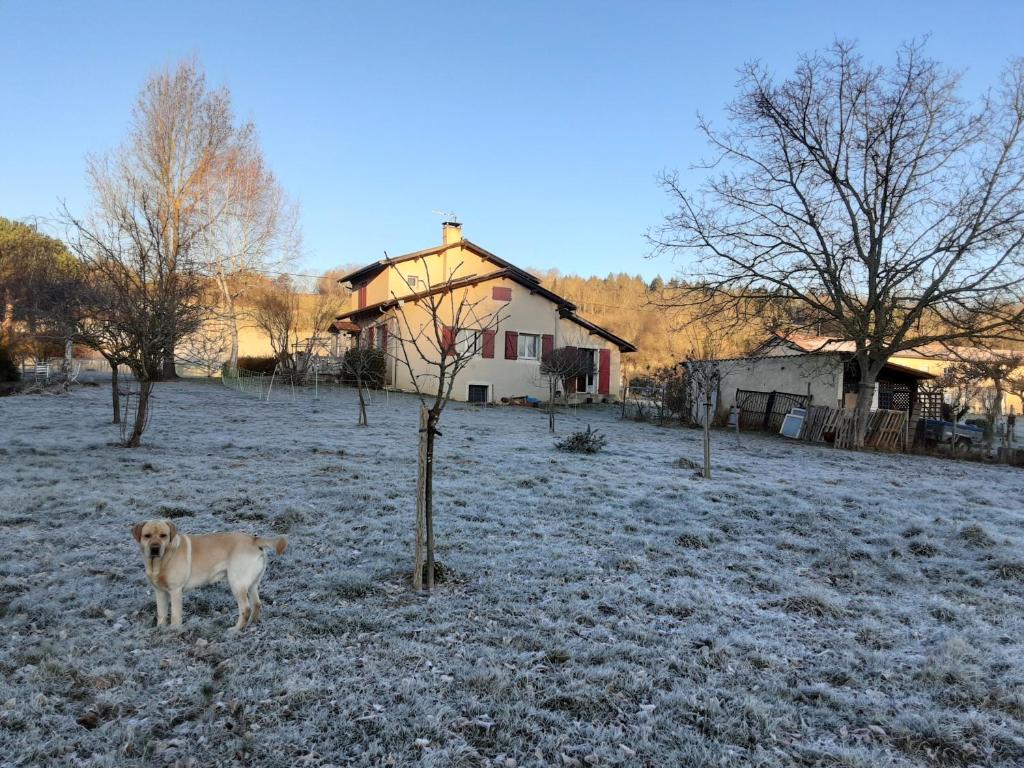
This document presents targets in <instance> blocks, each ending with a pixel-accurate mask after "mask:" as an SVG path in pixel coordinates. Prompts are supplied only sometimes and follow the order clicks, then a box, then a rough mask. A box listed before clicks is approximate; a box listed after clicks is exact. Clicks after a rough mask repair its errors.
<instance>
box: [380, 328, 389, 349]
mask: <svg viewBox="0 0 1024 768" xmlns="http://www.w3.org/2000/svg"><path fill="white" fill-rule="evenodd" d="M380 348H381V351H382V352H384V353H385V354H387V351H388V327H387V326H386V325H382V326H381V327H380Z"/></svg>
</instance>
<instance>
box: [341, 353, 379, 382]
mask: <svg viewBox="0 0 1024 768" xmlns="http://www.w3.org/2000/svg"><path fill="white" fill-rule="evenodd" d="M357 371H359V372H361V373H362V379H363V386H364V387H369V388H370V389H380V388H381V387H383V386H384V352H382V351H381V350H379V349H367V348H366V347H353V348H352V349H350V350H348V351H347V352H346V353H345V361H344V363H343V364H342V371H341V381H342V383H343V384H348V385H349V386H350V387H354V386H356V383H357V382H356V372H357Z"/></svg>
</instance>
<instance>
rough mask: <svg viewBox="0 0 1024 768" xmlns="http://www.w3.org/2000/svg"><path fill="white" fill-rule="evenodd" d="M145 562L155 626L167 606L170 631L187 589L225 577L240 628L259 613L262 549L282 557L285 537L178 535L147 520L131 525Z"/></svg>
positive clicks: (264, 564)
mask: <svg viewBox="0 0 1024 768" xmlns="http://www.w3.org/2000/svg"><path fill="white" fill-rule="evenodd" d="M132 535H133V536H134V537H135V540H136V541H137V542H138V543H139V548H140V549H141V550H142V557H143V559H144V560H145V562H146V576H147V577H149V583H150V584H152V585H153V592H154V594H155V595H156V623H157V625H158V626H162V625H164V624H166V623H167V605H168V602H169V603H170V607H171V626H178V625H180V624H181V595H182V593H183V592H184V591H185V590H187V589H194V588H195V587H202V586H204V585H206V584H214V583H216V582H218V581H222V580H223V579H225V578H227V580H228V586H229V587H231V594H233V595H234V596H235V600H237V601H238V623H236V624H235V626H234V629H236V630H239V629H243V628H244V627H245V625H246V624H248V623H249V622H250V621H255V620H256V619H257V618H258V617H259V615H260V611H261V610H262V608H263V605H262V604H261V603H260V578H261V577H262V576H263V571H264V569H265V568H266V567H267V556H266V554H264V552H263V548H264V547H273V548H274V550H275V551H276V552H277V554H279V555H280V554H282V553H283V552H284V551H285V549H286V548H287V546H288V540H287V539H286V538H285V537H284V536H278V537H277V538H276V539H261V538H259V537H258V536H250V535H249V534H247V533H211V534H208V535H206V536H188V535H186V534H184V533H178V529H177V528H176V527H175V525H174V523H171V522H167V521H164V520H149V521H148V522H145V523H137V524H136V525H134V526H132Z"/></svg>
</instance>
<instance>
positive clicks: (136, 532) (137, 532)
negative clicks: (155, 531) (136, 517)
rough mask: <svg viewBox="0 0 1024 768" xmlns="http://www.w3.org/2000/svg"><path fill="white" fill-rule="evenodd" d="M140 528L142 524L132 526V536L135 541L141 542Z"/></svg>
mask: <svg viewBox="0 0 1024 768" xmlns="http://www.w3.org/2000/svg"><path fill="white" fill-rule="evenodd" d="M142 526H143V523H136V524H135V525H133V526H132V536H134V537H135V540H136V541H142Z"/></svg>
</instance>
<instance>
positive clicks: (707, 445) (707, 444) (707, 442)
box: [704, 389, 711, 480]
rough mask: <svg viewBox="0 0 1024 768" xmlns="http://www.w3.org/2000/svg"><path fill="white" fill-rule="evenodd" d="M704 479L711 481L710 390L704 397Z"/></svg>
mask: <svg viewBox="0 0 1024 768" xmlns="http://www.w3.org/2000/svg"><path fill="white" fill-rule="evenodd" d="M704 479H705V480H710V479H711V390H710V389H709V390H708V391H707V393H706V394H705V396H704Z"/></svg>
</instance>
